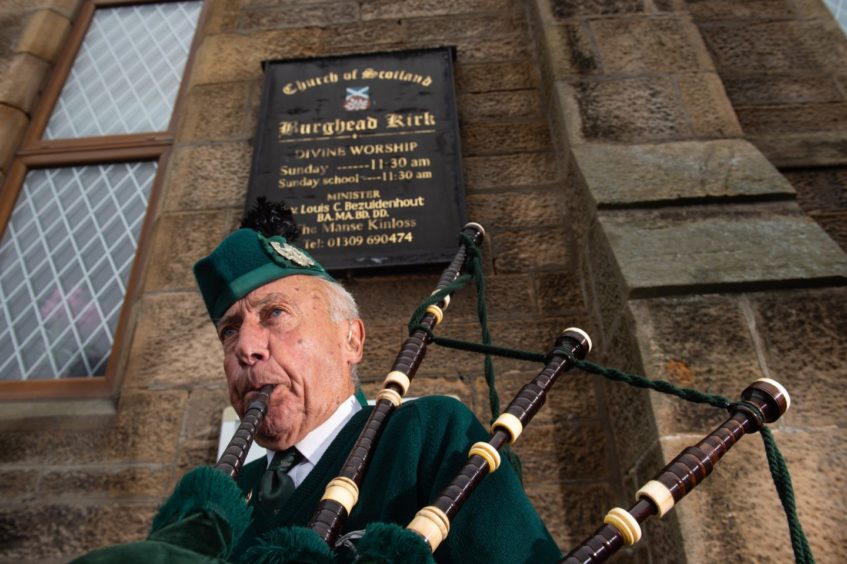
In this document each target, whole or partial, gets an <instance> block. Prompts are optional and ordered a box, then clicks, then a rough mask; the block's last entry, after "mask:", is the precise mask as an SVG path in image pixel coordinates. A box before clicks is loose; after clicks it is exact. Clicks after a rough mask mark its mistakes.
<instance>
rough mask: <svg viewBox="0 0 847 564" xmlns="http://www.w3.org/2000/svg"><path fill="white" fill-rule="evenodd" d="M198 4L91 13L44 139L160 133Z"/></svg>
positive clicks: (174, 89)
mask: <svg viewBox="0 0 847 564" xmlns="http://www.w3.org/2000/svg"><path fill="white" fill-rule="evenodd" d="M201 6H202V2H200V1H194V2H172V3H170V2H169V3H162V4H144V5H138V6H121V7H115V8H98V9H97V10H96V11H95V12H94V17H93V18H92V21H91V25H90V27H89V28H88V32H87V33H86V35H85V39H84V40H83V42H82V46H81V47H80V50H79V53H78V54H77V57H76V60H75V61H74V64H73V66H72V67H71V73H70V75H69V76H68V79H67V81H66V82H65V87H64V89H63V90H62V93H61V95H60V96H59V99H58V101H57V102H56V107H55V108H54V109H53V114H52V115H51V116H50V121H49V122H48V123H47V129H46V130H45V131H44V138H45V139H69V138H74V137H95V136H99V135H122V134H127V133H143V132H149V131H164V130H165V129H167V127H168V121H169V120H170V117H171V112H172V110H173V105H174V101H175V100H176V95H177V91H178V90H179V83H180V78H181V77H182V71H183V69H184V68H185V62H186V60H187V59H188V51H189V48H190V47H191V39H192V37H193V36H194V28H195V26H196V25H197V18H198V16H199V15H200V8H201Z"/></svg>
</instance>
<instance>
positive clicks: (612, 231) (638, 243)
mask: <svg viewBox="0 0 847 564" xmlns="http://www.w3.org/2000/svg"><path fill="white" fill-rule="evenodd" d="M692 215H695V214H692ZM598 220H599V227H600V229H602V230H603V232H604V234H605V237H606V238H607V240H608V242H609V245H610V247H611V252H612V254H613V256H614V258H615V261H616V262H617V264H618V267H619V268H620V271H621V274H622V276H623V279H624V282H625V285H626V287H627V290H628V294H629V297H630V298H636V297H650V296H655V295H669V294H681V293H685V294H689V293H702V292H713V291H715V290H717V289H723V290H730V291H737V290H742V289H762V288H777V287H809V286H814V285H822V284H835V285H843V284H845V283H847V255H845V254H844V252H843V251H842V250H841V249H840V248H839V247H838V245H837V244H836V243H835V242H834V241H833V240H832V239H830V238H829V236H828V235H827V234H826V233H825V232H824V231H823V229H821V227H820V226H819V225H817V224H816V223H815V222H814V221H812V220H811V219H809V218H807V217H805V216H802V215H770V216H754V217H750V216H732V215H729V214H724V215H719V216H716V217H702V216H700V217H691V216H688V215H687V214H685V213H676V214H675V215H674V217H661V215H659V214H650V213H638V212H626V213H620V212H619V213H602V212H601V213H600V214H599V216H598Z"/></svg>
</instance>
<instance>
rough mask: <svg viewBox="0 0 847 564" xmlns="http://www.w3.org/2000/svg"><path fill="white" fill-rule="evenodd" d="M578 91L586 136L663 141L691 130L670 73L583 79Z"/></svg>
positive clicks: (684, 134)
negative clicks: (614, 78) (665, 75)
mask: <svg viewBox="0 0 847 564" xmlns="http://www.w3.org/2000/svg"><path fill="white" fill-rule="evenodd" d="M575 94H576V98H577V101H578V103H579V112H580V117H581V122H582V124H581V125H582V130H581V131H582V135H583V136H584V137H585V138H586V139H607V140H611V141H624V142H636V141H660V140H671V139H679V138H680V137H687V136H688V135H690V134H691V129H690V126H689V125H688V120H687V116H686V114H685V110H684V108H683V106H682V103H681V101H680V100H679V99H678V97H677V95H676V92H675V87H674V85H673V82H672V80H671V79H670V78H669V77H656V78H633V79H621V80H607V81H602V82H599V81H583V82H581V83H580V84H578V85H577V86H576V87H575ZM565 120H567V118H565Z"/></svg>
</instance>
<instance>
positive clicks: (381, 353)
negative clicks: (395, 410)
mask: <svg viewBox="0 0 847 564" xmlns="http://www.w3.org/2000/svg"><path fill="white" fill-rule="evenodd" d="M410 313H411V312H410ZM408 334H409V332H408V330H407V329H406V322H405V321H403V322H396V323H382V322H380V321H379V318H378V317H377V318H367V317H366V318H365V335H366V339H365V356H364V358H363V359H362V362H361V364H359V379H360V380H361V381H363V382H379V383H382V381H383V380H385V375H386V374H388V371H389V370H391V366H392V364H393V362H394V359H395V358H396V357H397V353H398V352H400V345H401V344H402V343H403V340H404V339H405V338H406V337H407V336H408ZM426 362H429V361H428V360H426V361H425V363H426Z"/></svg>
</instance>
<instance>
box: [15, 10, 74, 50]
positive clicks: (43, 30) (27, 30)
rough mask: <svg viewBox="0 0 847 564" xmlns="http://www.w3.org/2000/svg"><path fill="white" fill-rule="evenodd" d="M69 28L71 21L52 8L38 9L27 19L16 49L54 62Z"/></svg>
mask: <svg viewBox="0 0 847 564" xmlns="http://www.w3.org/2000/svg"><path fill="white" fill-rule="evenodd" d="M70 28H71V22H70V21H69V20H68V18H66V17H63V16H60V15H59V14H57V13H56V12H54V11H52V10H39V11H37V12H35V13H33V14H32V16H30V18H29V20H27V23H26V27H24V29H23V32H22V33H21V36H20V39H19V40H18V46H17V49H16V51H17V52H18V53H29V54H31V55H35V56H36V57H39V58H41V59H44V60H45V61H49V62H51V63H54V62H56V59H57V57H58V56H59V51H60V49H61V48H62V46H63V45H64V42H65V36H66V35H67V33H68V30H69V29H70Z"/></svg>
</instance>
